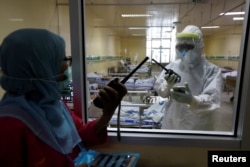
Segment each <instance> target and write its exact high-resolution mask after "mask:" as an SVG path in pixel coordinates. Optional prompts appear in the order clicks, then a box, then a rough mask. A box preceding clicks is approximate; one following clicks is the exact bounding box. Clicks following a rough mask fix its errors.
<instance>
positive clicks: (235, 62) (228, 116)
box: [85, 0, 245, 136]
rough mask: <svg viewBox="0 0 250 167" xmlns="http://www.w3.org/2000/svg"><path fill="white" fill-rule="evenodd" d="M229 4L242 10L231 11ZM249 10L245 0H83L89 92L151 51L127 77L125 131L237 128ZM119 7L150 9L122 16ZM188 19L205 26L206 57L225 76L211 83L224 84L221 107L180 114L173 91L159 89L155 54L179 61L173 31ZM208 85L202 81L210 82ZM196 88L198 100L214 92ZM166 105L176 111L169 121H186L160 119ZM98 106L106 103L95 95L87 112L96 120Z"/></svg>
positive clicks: (113, 124)
mask: <svg viewBox="0 0 250 167" xmlns="http://www.w3.org/2000/svg"><path fill="white" fill-rule="evenodd" d="M230 12H243V13H240V14H239V15H232V14H231V13H230ZM244 12H245V1H243V0H242V1H237V2H236V1H230V0H225V1H216V0H212V1H202V2H201V1H196V2H194V1H183V0H179V1H171V0H169V1H157V2H154V3H149V2H147V1H140V2H132V1H131V2H128V1H122V0H121V1H116V2H114V1H101V0H99V1H98V0H94V1H93V0H92V1H88V0H86V1H85V31H86V38H85V39H86V40H85V42H86V43H85V44H86V68H87V69H86V77H87V81H88V85H89V87H88V89H89V92H90V96H89V100H90V101H91V100H93V99H94V98H95V96H96V95H97V93H98V89H100V88H103V87H104V86H105V85H106V84H107V83H108V82H109V81H110V80H111V79H113V78H115V77H118V78H123V77H124V76H126V75H127V74H128V73H129V72H130V71H131V69H133V68H134V67H135V66H136V65H138V64H139V63H140V61H142V60H143V59H144V58H145V57H146V56H148V57H149V58H150V60H149V61H148V62H146V63H145V64H144V65H143V67H141V68H140V69H139V70H138V71H137V72H136V73H135V74H134V75H133V76H132V77H131V79H130V80H129V81H128V82H126V83H125V85H126V87H127V88H128V94H127V95H126V97H124V99H123V101H122V103H121V110H120V112H121V118H120V124H121V129H122V131H123V132H127V131H128V132H131V131H132V132H149V133H171V134H172V133H173V134H180V133H181V134H208V135H211V134H214V135H229V136H233V135H234V134H235V129H234V128H235V125H236V124H235V123H236V115H237V111H236V108H237V97H236V95H235V92H236V91H238V90H237V89H236V84H237V82H238V78H239V75H240V74H239V73H238V70H239V69H241V64H240V61H239V60H240V59H242V56H243V55H240V49H241V44H242V43H241V40H242V33H243V23H244V18H245V15H244ZM122 14H130V15H136V14H148V15H149V16H148V17H146V16H145V17H142V16H140V17H135V16H134V17H132V16H130V17H122ZM234 14H235V13H234ZM236 14H237V13H236ZM235 17H236V18H237V17H241V19H238V20H235ZM242 19H243V20H242ZM187 25H196V26H198V27H199V28H200V29H201V31H202V33H203V43H204V48H203V57H204V58H205V59H206V61H207V62H209V65H210V63H212V64H213V65H215V67H218V70H219V72H218V73H217V75H220V76H221V83H220V84H219V83H214V84H215V85H213V83H211V85H210V86H215V87H214V88H212V89H213V90H214V91H219V92H220V93H219V94H217V95H218V98H219V99H218V101H219V102H218V104H219V107H218V108H217V109H213V110H211V111H209V112H213V113H212V114H211V115H209V114H208V113H207V111H205V109H204V110H202V109H201V113H202V112H203V114H204V115H202V114H201V113H198V114H197V113H195V114H194V115H195V116H192V115H189V116H187V115H186V116H185V117H181V116H180V114H183V113H181V112H179V113H178V112H177V111H175V112H172V111H170V110H171V108H170V109H169V110H167V108H169V107H166V106H168V105H170V104H171V103H172V100H171V98H163V97H161V96H160V95H159V94H158V92H157V91H156V89H155V86H156V85H155V84H156V79H157V77H159V75H160V73H161V72H162V70H163V69H162V67H160V66H159V65H157V64H156V63H154V62H152V61H151V60H152V59H155V60H156V61H158V62H159V63H160V64H162V65H163V66H166V65H168V64H169V63H171V62H173V61H176V60H177V59H178V57H177V56H176V48H175V46H176V42H177V41H176V34H177V33H180V32H181V31H182V30H183V29H184V28H185V26H187ZM211 26H217V27H216V28H215V27H211ZM167 67H168V66H167ZM170 67H171V66H170ZM200 69H201V70H202V69H205V68H200ZM207 69H208V68H206V70H207ZM216 69H217V68H216ZM177 71H178V70H177ZM200 72H201V71H200ZM198 73H199V72H198ZM188 75H190V74H188ZM209 75H210V74H208V73H207V74H206V76H205V77H206V78H200V79H201V80H203V81H204V80H209V78H208V77H211V76H209ZM214 75H215V74H214ZM182 77H183V78H185V77H186V76H182ZM187 80H188V79H187ZM197 82H198V81H197ZM197 82H192V81H190V83H189V84H192V85H191V87H193V88H195V87H196V86H195V85H196V84H197ZM216 82H217V81H216ZM206 83H208V82H206ZM200 84H205V82H202V83H200ZM216 84H217V86H216ZM205 86H206V85H203V86H200V87H202V88H203V89H205ZM193 91H194V92H195V93H194V95H195V96H196V97H197V98H200V99H199V100H200V101H202V100H204V98H203V97H204V96H208V94H209V93H208V94H207V93H204V94H203V95H201V94H202V93H201V92H202V91H201V90H200V92H199V91H198V92H197V91H195V90H193ZM211 94H212V93H211ZM201 96H203V97H201ZM210 102H211V103H213V102H214V101H213V100H212V101H210ZM177 105H178V104H177ZM172 110H173V108H172ZM176 110H177V109H176ZM117 113H118V110H117V111H116V114H115V115H114V116H113V118H112V120H111V122H110V130H111V131H116V128H117V119H118V118H117ZM168 113H171V114H172V116H171V119H168V121H172V124H177V123H178V122H179V124H182V123H180V122H183V126H182V128H171V127H174V126H169V127H168V126H165V127H167V128H163V126H162V125H163V122H164V120H166V117H167V115H168ZM100 114H101V110H100V109H98V108H97V107H95V106H94V105H93V104H92V103H90V104H89V108H88V118H89V119H90V120H92V119H95V118H97V117H98V116H99V115H100ZM184 114H185V113H184ZM209 117H210V118H209ZM187 119H189V121H187ZM192 119H194V120H193V122H197V120H198V119H199V120H200V121H201V122H200V128H195V127H194V126H192V125H191V124H192ZM209 119H210V121H211V120H212V121H211V124H209V125H211V127H212V128H210V129H209V130H208V129H207V128H204V129H203V128H202V126H203V125H202V124H204V122H206V121H208V120H209ZM203 121H204V122H203ZM185 122H186V123H185ZM165 124H166V123H165Z"/></svg>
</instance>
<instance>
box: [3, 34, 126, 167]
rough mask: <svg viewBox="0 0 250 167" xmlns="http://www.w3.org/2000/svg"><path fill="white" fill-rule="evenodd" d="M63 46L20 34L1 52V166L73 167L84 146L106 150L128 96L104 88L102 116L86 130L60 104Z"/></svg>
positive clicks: (53, 39) (56, 39)
mask: <svg viewBox="0 0 250 167" xmlns="http://www.w3.org/2000/svg"><path fill="white" fill-rule="evenodd" d="M64 57H65V42H64V40H63V39H62V38H61V37H60V36H58V35H56V34H54V33H52V32H49V31H47V30H44V29H20V30H17V31H14V32H12V33H11V34H9V35H8V36H7V37H6V38H5V39H4V40H3V42H2V44H1V48H0V63H1V64H0V66H1V68H2V72H3V75H2V77H1V80H0V81H1V86H2V88H3V89H4V90H5V91H6V93H5V94H4V96H3V98H2V100H1V101H0V134H1V140H0V166H2V167H5V166H8V167H14V166H15V167H17V166H18V167H36V166H39V167H50V166H51V167H52V166H53V167H55V166H60V167H71V166H74V163H73V159H74V158H75V157H76V156H77V154H78V153H79V151H80V149H79V147H77V146H78V145H79V144H80V143H81V144H83V145H84V147H85V148H87V147H90V146H93V145H97V144H102V143H104V142H105V141H106V138H107V129H106V127H107V124H108V122H109V120H110V119H111V117H112V115H113V113H114V111H115V109H116V107H117V106H118V104H119V103H120V101H121V99H122V98H123V96H124V95H125V94H126V91H127V90H126V88H125V87H124V85H122V84H120V83H119V84H118V88H119V89H120V91H121V92H120V93H118V92H117V91H116V90H115V89H113V88H111V87H109V86H106V87H105V88H104V89H102V90H100V93H99V96H98V98H99V100H100V102H101V103H102V106H103V114H102V116H101V117H100V118H99V119H97V120H95V121H92V122H88V123H87V124H84V123H83V121H82V119H81V118H79V117H77V116H76V115H74V113H73V112H71V111H69V110H68V109H67V107H66V106H65V105H64V103H63V102H62V101H61V93H60V92H61V90H60V85H61V82H63V80H65V78H67V77H65V76H64V73H65V70H66V69H67V68H65V64H63V59H64Z"/></svg>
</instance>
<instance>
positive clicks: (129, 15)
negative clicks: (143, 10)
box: [121, 14, 153, 17]
mask: <svg viewBox="0 0 250 167" xmlns="http://www.w3.org/2000/svg"><path fill="white" fill-rule="evenodd" d="M121 16H122V17H151V16H153V15H152V14H122V15H121Z"/></svg>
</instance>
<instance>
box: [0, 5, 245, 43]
mask: <svg viewBox="0 0 250 167" xmlns="http://www.w3.org/2000/svg"><path fill="white" fill-rule="evenodd" d="M56 3H58V5H62V6H63V7H67V5H68V0H0V21H1V24H0V29H1V31H0V39H1V38H2V37H3V36H5V35H6V34H8V33H9V31H11V30H12V29H16V28H18V27H19V28H20V27H27V26H31V25H33V26H35V27H39V26H44V25H48V26H49V27H52V26H54V24H56V23H53V21H54V20H51V18H48V16H47V15H48V14H50V15H51V16H56V15H57V14H56V8H55V6H56ZM45 4H46V5H47V6H46V5H45ZM85 4H86V10H89V11H91V12H92V13H93V15H94V19H95V25H94V26H95V27H99V28H112V29H114V31H116V32H117V35H118V36H128V35H131V34H135V33H136V34H143V33H144V34H145V33H146V32H145V30H128V27H131V26H140V27H173V28H176V29H177V31H180V30H181V29H183V28H184V27H185V26H186V25H188V24H195V25H197V26H205V25H206V26H208V25H219V26H221V28H220V29H218V30H223V29H226V28H234V27H236V26H242V23H243V21H233V20H232V16H221V17H220V16H219V14H220V13H221V12H227V11H244V10H245V0H85ZM48 6H52V7H50V8H52V10H50V11H52V13H48V12H47V11H49V10H48ZM45 12H47V13H48V14H47V13H46V14H47V15H45ZM122 13H123V14H125V13H126V14H127V13H131V14H144V13H150V14H153V17H149V18H122V17H121V14H122ZM19 17H21V18H24V21H23V22H11V21H9V18H19ZM63 17H65V16H63ZM45 21H46V22H45ZM44 22H45V23H44ZM54 22H56V21H54ZM31 23H32V24H31ZM215 31H217V30H214V29H213V30H205V29H203V33H204V35H206V34H209V33H213V32H215Z"/></svg>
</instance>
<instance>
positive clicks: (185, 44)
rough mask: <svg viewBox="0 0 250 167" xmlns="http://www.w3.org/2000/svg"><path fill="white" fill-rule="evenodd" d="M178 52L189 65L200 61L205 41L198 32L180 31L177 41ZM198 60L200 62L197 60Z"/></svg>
mask: <svg viewBox="0 0 250 167" xmlns="http://www.w3.org/2000/svg"><path fill="white" fill-rule="evenodd" d="M175 47H176V54H177V56H178V58H180V59H181V60H182V62H183V63H184V64H186V65H188V66H189V67H193V66H195V65H196V63H199V61H198V60H199V59H200V57H201V54H202V49H203V42H202V41H201V39H200V37H199V35H198V34H196V33H183V32H182V33H178V34H177V43H176V46H175ZM197 61H198V62H197Z"/></svg>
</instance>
